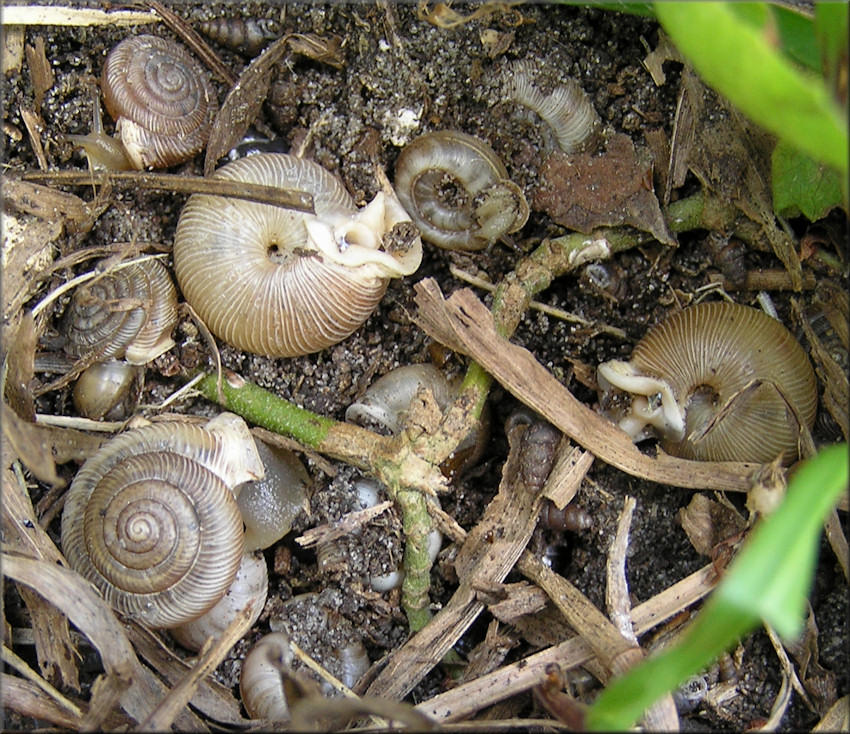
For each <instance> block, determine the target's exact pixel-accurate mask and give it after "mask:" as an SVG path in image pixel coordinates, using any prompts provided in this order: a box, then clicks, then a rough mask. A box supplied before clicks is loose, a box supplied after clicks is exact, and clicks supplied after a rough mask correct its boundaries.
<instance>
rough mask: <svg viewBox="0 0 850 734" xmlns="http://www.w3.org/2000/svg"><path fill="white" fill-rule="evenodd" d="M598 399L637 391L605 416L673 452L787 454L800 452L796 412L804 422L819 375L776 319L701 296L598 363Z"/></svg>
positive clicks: (809, 417) (757, 458)
mask: <svg viewBox="0 0 850 734" xmlns="http://www.w3.org/2000/svg"><path fill="white" fill-rule="evenodd" d="M597 381H598V383H599V387H600V390H601V391H602V397H601V404H602V405H603V406H604V405H605V403H606V402H607V401H609V400H610V394H611V392H612V389H614V388H616V389H618V390H622V391H624V392H627V393H631V394H633V395H634V396H635V397H634V398H633V399H632V401H631V406H630V407H629V409H628V410H627V411H626V412H625V413H621V412H617V411H612V414H611V417H612V418H613V419H614V420H617V421H619V423H620V426H621V427H622V428H623V429H624V430H626V431H627V432H628V433H630V434H631V435H632V436H633V438H634V439H635V440H640V439H641V438H643V437H645V436H646V435H648V433H647V431H646V429H647V426H653V427H655V428H656V430H657V431H658V433H659V436H660V439H661V446H662V447H663V449H664V450H665V451H667V452H668V453H670V454H673V455H675V456H681V457H684V458H688V459H700V460H710V461H752V462H769V461H773V460H774V459H775V458H776V457H777V456H779V455H780V454H781V453H784V457H785V461H786V462H787V461H792V460H793V459H794V458H795V457H796V456H797V454H798V448H797V446H798V437H799V432H800V431H799V427H798V418H797V417H795V414H796V416H798V417H799V421H800V422H801V423H802V424H804V425H805V426H806V427H807V428H811V426H812V424H813V422H814V418H815V412H816V409H817V382H816V379H815V374H814V371H813V370H812V366H811V364H810V362H809V359H808V357H807V356H806V353H805V352H804V351H803V348H802V347H801V346H800V345H799V343H798V342H797V340H796V339H795V338H794V337H793V335H792V334H791V333H790V332H789V331H788V330H787V329H786V328H785V327H784V326H783V325H782V324H781V323H779V322H778V321H776V320H775V319H773V318H771V317H770V316H768V315H766V314H765V313H764V312H762V311H759V310H758V309H755V308H750V307H749V306H740V305H737V304H731V303H701V304H698V305H696V306H691V307H689V308H686V309H684V310H683V311H680V312H678V313H675V314H673V315H672V316H670V317H669V318H667V319H666V320H665V321H663V322H662V323H660V324H658V325H657V326H655V327H653V328H651V329H650V330H649V331H648V332H647V334H646V335H645V336H644V337H643V339H641V340H640V342H638V344H637V346H636V347H635V349H634V351H633V352H632V357H631V361H630V362H621V361H618V360H612V361H611V362H606V363H605V364H602V365H600V366H599V369H598V371H597Z"/></svg>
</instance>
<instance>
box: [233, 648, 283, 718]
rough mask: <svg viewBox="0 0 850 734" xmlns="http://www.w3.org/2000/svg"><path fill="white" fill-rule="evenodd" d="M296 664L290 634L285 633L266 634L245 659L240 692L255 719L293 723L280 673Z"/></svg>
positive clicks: (249, 714)
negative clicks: (293, 662)
mask: <svg viewBox="0 0 850 734" xmlns="http://www.w3.org/2000/svg"><path fill="white" fill-rule="evenodd" d="M292 661H293V654H292V648H291V647H290V644H289V635H288V634H286V633H285V632H273V633H271V634H269V635H265V636H264V637H262V638H261V639H260V640H259V642H257V644H256V645H254V647H252V648H251V650H250V652H249V653H248V654H247V655H246V656H245V661H244V662H243V663H242V675H241V676H240V678H239V693H240V695H241V697H242V704H243V705H244V706H245V710H246V711H247V712H248V716H250V717H251V718H252V719H265V720H267V721H289V705H288V703H287V698H286V692H285V690H284V679H283V676H281V672H280V671H281V669H282V668H289V667H291V665H292Z"/></svg>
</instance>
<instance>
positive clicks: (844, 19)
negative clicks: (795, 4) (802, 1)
mask: <svg viewBox="0 0 850 734" xmlns="http://www.w3.org/2000/svg"><path fill="white" fill-rule="evenodd" d="M814 30H815V36H816V37H817V39H818V43H819V44H820V50H821V59H822V62H823V72H824V74H825V76H826V79H827V84H828V85H829V88H830V89H831V90H833V92H836V91H837V90H838V87H839V74H840V73H841V72H842V71H843V70H844V69H846V68H847V47H848V39H847V35H848V34H847V31H848V12H847V3H843V2H837V3H827V2H821V3H815V21H814ZM844 95H845V99H844V104H845V105H846V103H847V99H846V95H847V90H846V88H845V90H844Z"/></svg>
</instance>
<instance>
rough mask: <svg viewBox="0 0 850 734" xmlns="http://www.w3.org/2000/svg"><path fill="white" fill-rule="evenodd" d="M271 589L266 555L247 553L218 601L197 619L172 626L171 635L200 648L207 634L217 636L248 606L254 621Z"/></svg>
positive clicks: (193, 649) (195, 648)
mask: <svg viewBox="0 0 850 734" xmlns="http://www.w3.org/2000/svg"><path fill="white" fill-rule="evenodd" d="M268 592H269V572H268V568H267V567H266V559H265V558H263V556H262V555H260V554H256V555H255V554H252V553H246V554H245V555H244V556H242V563H241V564H240V565H239V569H238V570H237V572H236V578H234V579H233V583H232V584H230V587H229V588H228V589H227V592H226V593H225V594H224V596H223V597H221V599H220V600H219V601H218V603H217V604H216V605H215V606H214V607H213V608H212V609H209V610H208V611H206V612H204V614H202V615H201V616H200V617H198V618H197V619H193V620H192V621H191V622H186V623H185V624H181V625H180V626H178V627H174V628H173V629H171V630H169V631H170V632H171V636H172V637H173V638H174V639H175V640H177V642H178V643H180V644H181V645H182V646H183V647H185V648H186V649H187V650H192V651H193V652H198V650H200V649H201V647H202V646H203V644H204V642H205V641H206V639H207V638H208V637H212V638H214V639H218V638H219V637H221V635H222V633H223V632H224V630H226V629H227V627H228V625H229V624H230V623H231V622H232V621H233V620H234V619H236V616H237V615H238V614H239V613H240V612H241V611H242V610H243V609H245V607H248V608H249V609H250V610H251V615H250V617H249V624H250V625H251V626H253V625H254V622H256V621H257V620H258V619H259V617H260V614H261V613H262V611H263V607H264V606H265V604H266V596H267V595H268Z"/></svg>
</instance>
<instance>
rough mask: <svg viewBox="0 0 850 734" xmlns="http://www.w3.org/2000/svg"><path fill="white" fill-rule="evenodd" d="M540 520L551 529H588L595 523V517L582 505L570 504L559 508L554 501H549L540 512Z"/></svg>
mask: <svg viewBox="0 0 850 734" xmlns="http://www.w3.org/2000/svg"><path fill="white" fill-rule="evenodd" d="M540 522H541V524H542V525H543V526H544V527H547V528H549V530H562V531H564V530H569V531H576V530H587V529H588V528H589V527H591V525H593V518H592V517H591V516H590V515H589V514H588V513H587V512H585V511H584V510H582V509H581V507H578V506H577V505H573V504H569V505H567V506H566V507H564V508H563V509H560V510H559V509H558V507H557V506H556V505H555V503H554V502H551V501H549V502H547V503H546V504H545V505H544V507H543V509H542V510H541V512H540Z"/></svg>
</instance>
